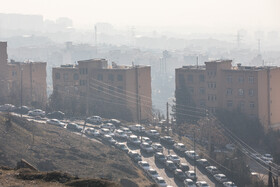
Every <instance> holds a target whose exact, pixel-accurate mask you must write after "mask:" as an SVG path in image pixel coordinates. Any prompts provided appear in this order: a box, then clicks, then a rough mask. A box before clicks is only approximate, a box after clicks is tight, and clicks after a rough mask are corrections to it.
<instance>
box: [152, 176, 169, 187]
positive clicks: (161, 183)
mask: <svg viewBox="0 0 280 187" xmlns="http://www.w3.org/2000/svg"><path fill="white" fill-rule="evenodd" d="M155 182H156V183H157V185H159V186H161V187H166V186H167V184H166V182H165V180H164V179H163V178H162V177H157V178H155Z"/></svg>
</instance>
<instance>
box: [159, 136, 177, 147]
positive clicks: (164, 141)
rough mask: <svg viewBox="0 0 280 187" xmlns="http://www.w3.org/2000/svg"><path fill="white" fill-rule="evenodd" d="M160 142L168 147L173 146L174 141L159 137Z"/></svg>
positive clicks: (167, 137)
mask: <svg viewBox="0 0 280 187" xmlns="http://www.w3.org/2000/svg"><path fill="white" fill-rule="evenodd" d="M160 142H161V143H165V144H168V145H173V144H174V143H175V141H174V140H173V139H172V138H171V137H170V136H164V137H161V138H160Z"/></svg>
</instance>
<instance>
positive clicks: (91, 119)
mask: <svg viewBox="0 0 280 187" xmlns="http://www.w3.org/2000/svg"><path fill="white" fill-rule="evenodd" d="M86 122H88V123H93V124H100V123H102V118H101V117H100V116H91V117H88V118H87V120H86Z"/></svg>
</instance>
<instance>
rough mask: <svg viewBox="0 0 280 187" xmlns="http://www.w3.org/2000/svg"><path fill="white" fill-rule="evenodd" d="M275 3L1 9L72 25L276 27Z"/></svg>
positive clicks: (30, 1) (199, 1) (196, 1)
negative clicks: (66, 18) (70, 22)
mask: <svg viewBox="0 0 280 187" xmlns="http://www.w3.org/2000/svg"><path fill="white" fill-rule="evenodd" d="M279 8H280V1H278V0H246V1H243V0H175V1H166V0H161V1H160V0H153V1H149V0H142V1H131V0H119V1H112V0H103V1H90V0H81V1H66V0H59V1H55V0H48V1H47V0H24V1H18V0H10V1H5V2H4V3H3V6H1V7H0V13H18V14H38V15H43V16H44V19H50V20H56V19H57V18H59V17H68V18H70V19H72V20H73V22H74V27H76V28H83V29H89V28H93V26H94V24H95V23H97V22H107V23H111V24H113V25H114V26H117V27H121V28H125V27H128V26H135V27H136V28H144V29H145V28H149V27H150V28H151V29H157V28H160V29H163V30H165V31H171V32H174V31H177V32H180V28H185V29H186V31H187V30H188V28H189V32H201V33H206V32H212V33H213V32H217V33H219V32H220V33H221V32H231V33H232V32H236V31H237V30H238V29H241V28H243V29H247V30H251V31H254V30H266V31H269V30H276V31H280V21H279V18H280V12H279ZM185 29H183V30H182V32H186V31H185Z"/></svg>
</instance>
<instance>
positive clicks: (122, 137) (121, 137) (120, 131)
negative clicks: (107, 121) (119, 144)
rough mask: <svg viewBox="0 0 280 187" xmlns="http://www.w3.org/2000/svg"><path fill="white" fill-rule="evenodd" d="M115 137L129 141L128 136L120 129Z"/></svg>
mask: <svg viewBox="0 0 280 187" xmlns="http://www.w3.org/2000/svg"><path fill="white" fill-rule="evenodd" d="M115 136H116V137H117V138H120V139H127V134H125V133H124V132H123V131H122V130H120V129H118V130H116V131H115Z"/></svg>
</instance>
